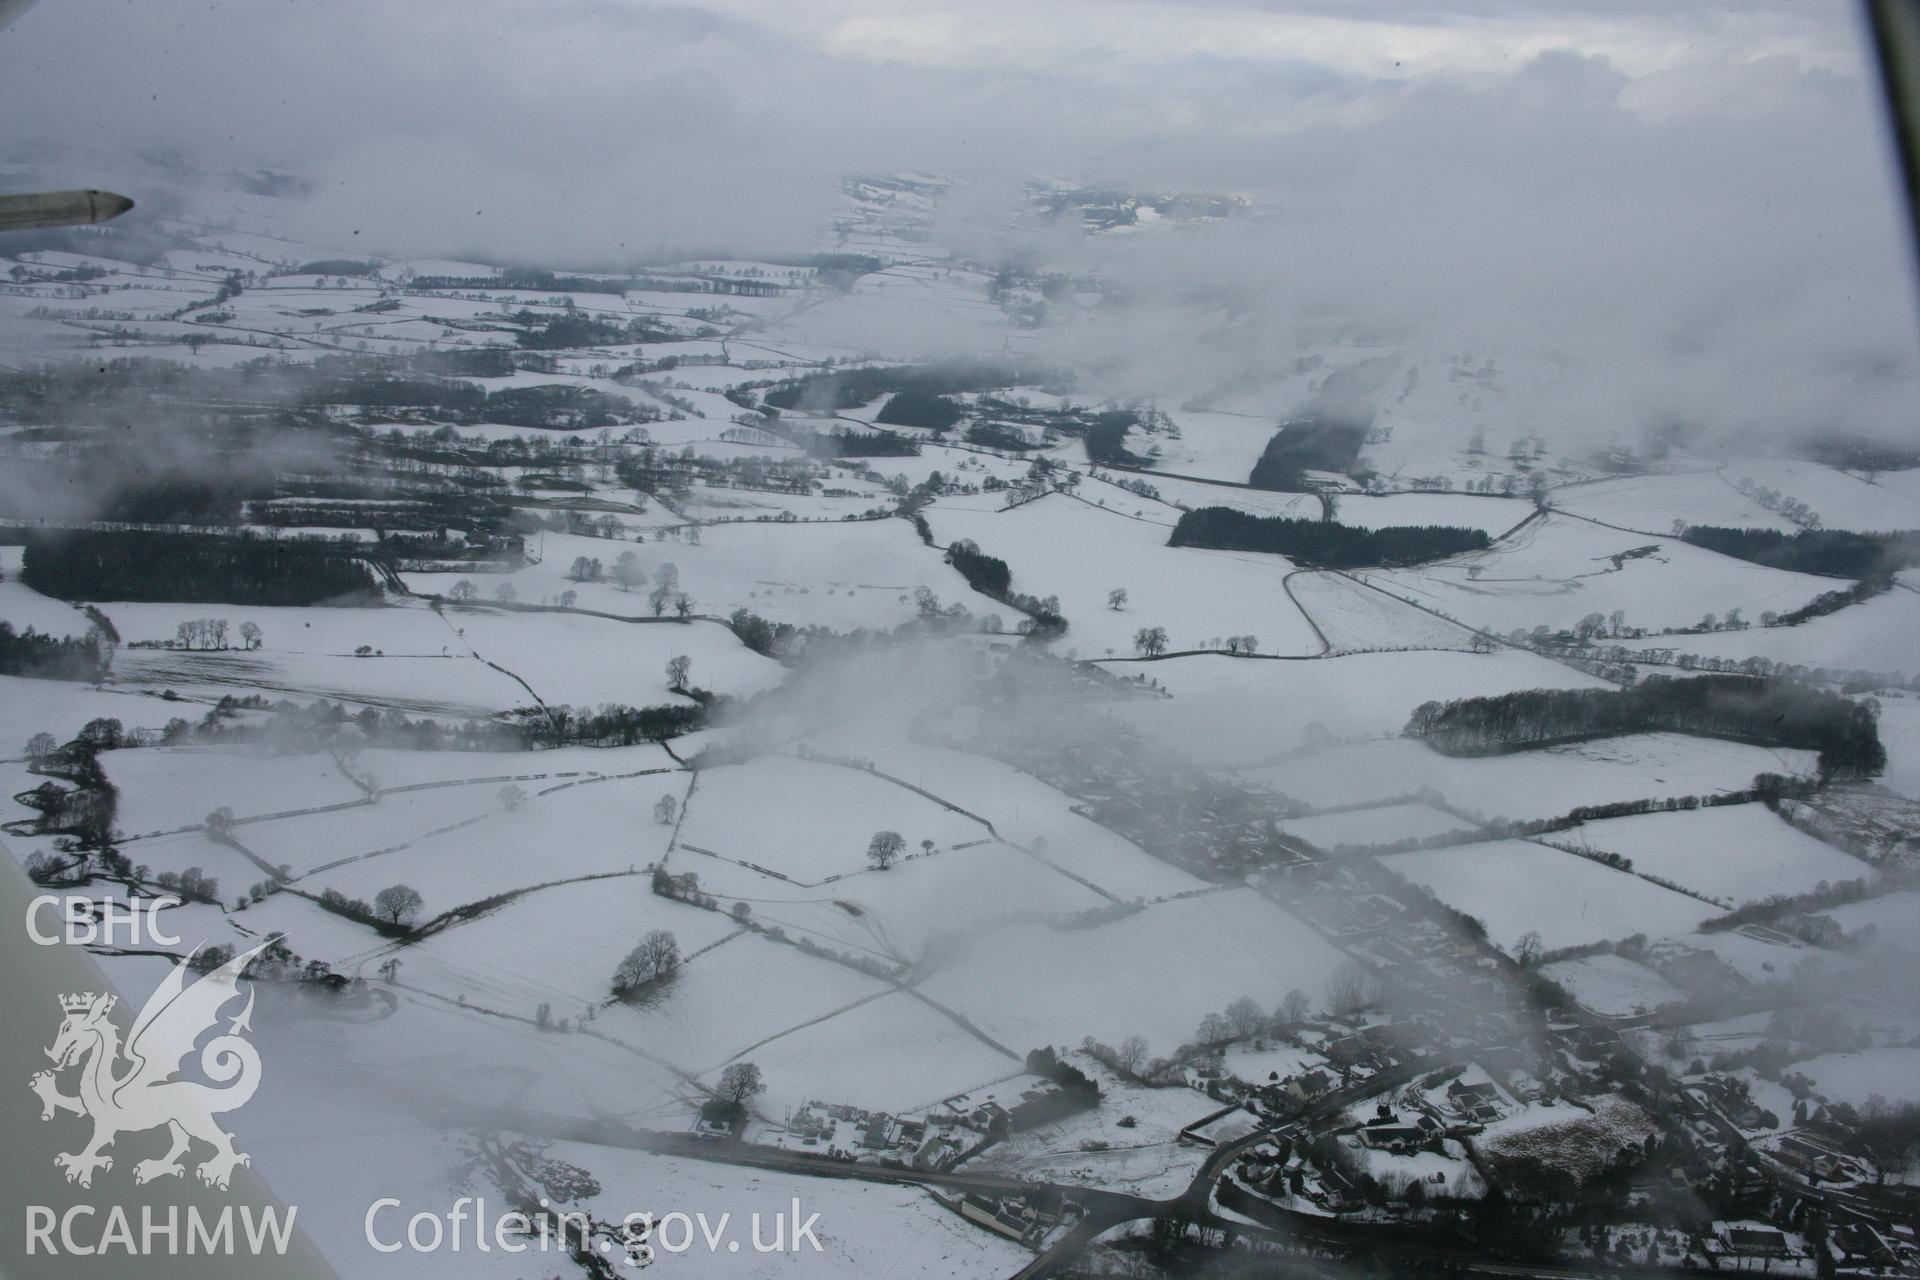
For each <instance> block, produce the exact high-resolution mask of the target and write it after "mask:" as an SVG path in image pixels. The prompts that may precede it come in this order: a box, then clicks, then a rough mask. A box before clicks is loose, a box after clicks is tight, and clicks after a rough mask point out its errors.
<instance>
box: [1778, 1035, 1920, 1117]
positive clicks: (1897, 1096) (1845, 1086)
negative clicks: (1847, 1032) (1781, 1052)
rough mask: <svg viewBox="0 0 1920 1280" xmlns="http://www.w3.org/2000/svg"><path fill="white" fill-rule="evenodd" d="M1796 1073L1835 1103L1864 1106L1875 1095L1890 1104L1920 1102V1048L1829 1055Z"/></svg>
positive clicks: (1809, 1062)
mask: <svg viewBox="0 0 1920 1280" xmlns="http://www.w3.org/2000/svg"><path fill="white" fill-rule="evenodd" d="M1793 1069H1794V1070H1795V1071H1797V1072H1800V1073H1802V1074H1804V1075H1806V1076H1807V1077H1808V1078H1809V1079H1811V1080H1812V1081H1813V1087H1814V1088H1815V1089H1816V1090H1818V1091H1819V1092H1820V1093H1823V1094H1825V1095H1826V1096H1827V1097H1828V1098H1830V1099H1832V1100H1833V1101H1835V1102H1851V1103H1852V1104H1853V1105H1854V1106H1856V1107H1857V1106H1862V1105H1864V1104H1865V1103H1866V1102H1867V1101H1868V1100H1869V1099H1871V1098H1873V1097H1874V1096H1875V1095H1878V1096H1880V1097H1881V1098H1884V1099H1886V1100H1887V1101H1888V1102H1893V1103H1901V1102H1920V1048H1914V1047H1912V1046H1910V1045H1895V1046H1888V1047H1885V1048H1878V1049H1862V1050H1860V1051H1859V1052H1857V1053H1829V1054H1822V1055H1821V1056H1820V1057H1817V1058H1809V1059H1807V1060H1806V1061H1804V1062H1796V1063H1794V1064H1793Z"/></svg>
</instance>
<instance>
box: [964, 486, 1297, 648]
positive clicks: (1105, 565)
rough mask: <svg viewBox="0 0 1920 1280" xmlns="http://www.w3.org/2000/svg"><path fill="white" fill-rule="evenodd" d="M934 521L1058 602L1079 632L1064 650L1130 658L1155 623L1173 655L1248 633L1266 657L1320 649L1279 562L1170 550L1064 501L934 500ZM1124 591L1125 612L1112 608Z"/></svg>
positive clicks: (1134, 528) (1161, 534)
mask: <svg viewBox="0 0 1920 1280" xmlns="http://www.w3.org/2000/svg"><path fill="white" fill-rule="evenodd" d="M926 514H927V519H928V521H929V522H930V523H931V524H932V526H933V531H934V536H935V538H936V539H938V540H939V541H940V542H941V543H942V544H946V543H950V542H954V541H957V540H958V539H961V538H971V539H972V540H973V541H975V542H977V543H978V544H979V545H980V549H981V550H982V551H984V552H986V553H987V554H988V555H991V556H998V557H999V558H1000V559H1002V560H1005V561H1006V562H1007V564H1008V566H1009V567H1010V568H1011V569H1012V571H1013V589H1014V590H1015V591H1022V592H1026V593H1027V594H1029V595H1034V596H1049V595H1057V596H1059V597H1060V607H1061V610H1062V612H1064V613H1065V614H1066V616H1067V620H1068V622H1069V624H1070V625H1071V630H1069V631H1068V633H1067V635H1066V637H1065V639H1063V640H1061V641H1058V642H1056V646H1055V647H1056V648H1064V649H1073V650H1077V651H1078V652H1079V654H1080V656H1081V657H1085V658H1095V657H1101V656H1112V655H1114V654H1130V653H1132V652H1133V651H1134V649H1133V639H1134V634H1135V633H1136V632H1137V631H1139V630H1140V629H1141V628H1143V627H1155V626H1160V627H1165V628H1166V629H1167V634H1168V637H1169V643H1168V648H1169V650H1170V651H1178V650H1182V649H1194V648H1199V647H1200V646H1201V645H1203V644H1206V643H1208V642H1209V641H1211V640H1213V639H1216V638H1218V637H1222V636H1229V635H1243V634H1252V635H1255V636H1258V637H1259V639H1260V649H1261V651H1262V652H1265V653H1291V654H1308V653H1318V652H1319V651H1320V647H1321V646H1320V643H1319V641H1318V640H1317V639H1316V638H1315V636H1314V634H1313V629H1312V628H1311V627H1310V626H1309V625H1308V624H1307V620H1306V619H1305V618H1304V617H1303V616H1302V615H1301V613H1300V610H1299V608H1298V607H1297V606H1295V605H1294V603H1293V601H1292V600H1291V599H1289V598H1288V596H1287V594H1286V591H1285V590H1284V589H1283V588H1282V586H1281V580H1282V578H1284V577H1285V575H1286V573H1287V571H1288V569H1290V568H1291V567H1292V566H1291V565H1290V564H1289V562H1288V561H1286V560H1285V559H1284V558H1282V557H1280V556H1266V555H1256V554H1253V553H1251V552H1235V551H1209V550H1202V549H1199V548H1194V547H1177V548H1176V547H1169V546H1167V545H1166V543H1167V527H1166V526H1165V525H1161V524H1154V523H1148V522H1147V521H1144V520H1135V519H1133V518H1132V517H1130V516H1123V515H1117V514H1115V513H1113V512H1110V511H1102V510H1100V509H1099V508H1098V507H1094V506H1091V505H1089V504H1088V503H1085V502H1079V501H1076V500H1074V499H1072V498H1068V497H1064V496H1059V495H1055V496H1052V497H1047V498H1042V499H1040V500H1039V501H1037V502H1029V503H1026V504H1024V505H1022V506H1019V507H1016V508H1014V509H1013V510H1011V511H1005V512H993V511H966V510H958V509H955V508H951V507H947V506H943V505H942V504H939V503H935V504H934V505H933V506H932V507H930V508H928V510H927V513H926ZM1168 523H1169V524H1170V523H1171V521H1169V522H1168ZM1116 588H1122V589H1125V590H1126V592H1127V596H1128V599H1127V603H1126V607H1125V608H1122V609H1113V608H1109V607H1108V605H1107V595H1108V593H1109V592H1110V591H1113V590H1114V589H1116Z"/></svg>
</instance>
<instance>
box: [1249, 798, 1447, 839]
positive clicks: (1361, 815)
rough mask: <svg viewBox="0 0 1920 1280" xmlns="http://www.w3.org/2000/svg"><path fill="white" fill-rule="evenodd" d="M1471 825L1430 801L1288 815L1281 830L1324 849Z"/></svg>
mask: <svg viewBox="0 0 1920 1280" xmlns="http://www.w3.org/2000/svg"><path fill="white" fill-rule="evenodd" d="M1472 829H1473V828H1472V825H1471V824H1470V823H1466V822H1463V821H1461V820H1460V819H1459V818H1456V817H1454V816H1453V815H1452V814H1450V813H1447V812H1445V811H1443V810H1440V809H1435V808H1434V807H1432V806H1431V805H1424V804H1392V805H1384V806H1382V807H1380V808H1377V809H1343V810H1341V811H1340V812H1338V813H1323V814H1316V815H1315V816H1313V817H1311V818H1289V819H1287V820H1286V821H1285V822H1283V823H1281V824H1280V830H1281V831H1283V832H1284V833H1286V834H1287V835H1290V836H1298V837H1299V838H1300V839H1302V840H1305V841H1307V842H1309V843H1310V844H1313V845H1315V846H1316V847H1318V848H1321V849H1337V848H1339V847H1340V846H1341V845H1343V844H1352V845H1372V844H1392V843H1393V842H1394V841H1396V840H1422V839H1425V838H1427V837H1428V836H1439V835H1446V834H1448V833H1450V832H1454V831H1465V830H1472Z"/></svg>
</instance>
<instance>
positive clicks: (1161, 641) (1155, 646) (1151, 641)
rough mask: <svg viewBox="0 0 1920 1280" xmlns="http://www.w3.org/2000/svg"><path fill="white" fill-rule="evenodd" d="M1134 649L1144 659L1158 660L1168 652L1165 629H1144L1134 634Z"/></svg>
mask: <svg viewBox="0 0 1920 1280" xmlns="http://www.w3.org/2000/svg"><path fill="white" fill-rule="evenodd" d="M1133 647H1134V649H1135V651H1136V652H1138V653H1139V654H1140V655H1141V656H1142V657H1146V658H1157V657H1159V656H1160V655H1161V654H1163V653H1165V652H1166V651H1167V629H1166V628H1165V627H1142V628H1140V629H1139V630H1138V631H1136V632H1134V633H1133Z"/></svg>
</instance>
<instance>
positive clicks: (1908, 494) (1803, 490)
mask: <svg viewBox="0 0 1920 1280" xmlns="http://www.w3.org/2000/svg"><path fill="white" fill-rule="evenodd" d="M1724 470H1725V473H1726V476H1727V478H1728V479H1729V480H1731V481H1732V482H1733V483H1735V484H1736V485H1737V484H1739V483H1740V481H1742V480H1745V479H1751V480H1752V481H1753V482H1754V483H1755V484H1756V485H1759V486H1761V487H1763V488H1768V489H1774V490H1777V491H1778V492H1779V493H1780V494H1781V496H1782V497H1786V498H1794V499H1797V500H1798V501H1800V502H1804V503H1806V504H1807V506H1809V507H1811V508H1812V509H1813V511H1814V513H1815V514H1816V515H1818V516H1819V517H1820V523H1821V525H1822V526H1824V527H1825V528H1828V529H1859V530H1893V529H1915V528H1920V493H1916V492H1915V491H1914V490H1915V487H1916V486H1915V485H1914V483H1913V479H1912V477H1913V473H1912V472H1900V471H1896V472H1891V473H1888V474H1886V475H1883V476H1876V477H1875V479H1874V481H1873V482H1869V481H1867V480H1864V479H1862V478H1861V477H1859V476H1857V475H1853V474H1851V473H1848V472H1842V471H1835V470H1834V469H1833V468H1832V467H1824V466H1821V465H1820V464H1819V463H1817V462H1806V461H1802V460H1801V459H1798V458H1739V459H1736V460H1734V461H1732V462H1730V463H1728V464H1727V466H1726V467H1725V469H1724Z"/></svg>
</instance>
